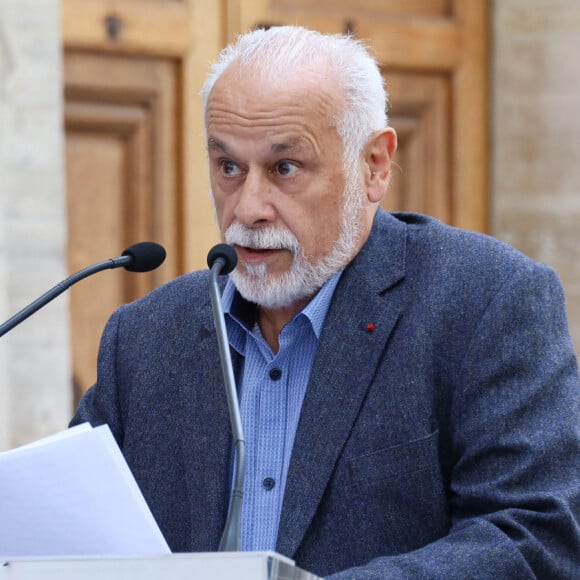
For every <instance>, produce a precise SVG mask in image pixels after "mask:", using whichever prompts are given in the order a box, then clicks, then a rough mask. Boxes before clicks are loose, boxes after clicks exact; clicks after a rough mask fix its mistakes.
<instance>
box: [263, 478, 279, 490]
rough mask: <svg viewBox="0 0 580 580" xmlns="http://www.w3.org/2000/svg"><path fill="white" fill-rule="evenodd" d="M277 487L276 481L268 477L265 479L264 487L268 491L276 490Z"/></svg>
mask: <svg viewBox="0 0 580 580" xmlns="http://www.w3.org/2000/svg"><path fill="white" fill-rule="evenodd" d="M275 485H276V481H275V480H274V479H273V478H271V477H266V479H264V481H262V487H263V488H264V489H265V490H266V491H270V490H271V489H274V486H275Z"/></svg>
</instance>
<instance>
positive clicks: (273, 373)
mask: <svg viewBox="0 0 580 580" xmlns="http://www.w3.org/2000/svg"><path fill="white" fill-rule="evenodd" d="M281 377H282V371H281V370H280V369H277V368H273V369H270V378H271V379H272V380H273V381H279V380H280V378H281Z"/></svg>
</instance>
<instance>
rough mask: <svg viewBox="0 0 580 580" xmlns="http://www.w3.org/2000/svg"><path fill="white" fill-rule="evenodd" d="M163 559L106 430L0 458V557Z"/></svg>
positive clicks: (60, 437)
mask: <svg viewBox="0 0 580 580" xmlns="http://www.w3.org/2000/svg"><path fill="white" fill-rule="evenodd" d="M169 553H170V549H169V546H168V545H167V542H166V541H165V539H164V538H163V535H162V533H161V531H160V530H159V527H158V526H157V523H156V522H155V519H154V518H153V515H152V514H151V511H150V510H149V507H148V506H147V503H146V502H145V499H144V498H143V495H142V493H141V491H140V489H139V487H138V485H137V483H136V481H135V479H134V477H133V474H132V473H131V471H130V469H129V467H128V465H127V463H126V462H125V459H124V457H123V455H122V453H121V451H120V449H119V447H118V445H117V443H116V441H115V439H114V437H113V435H112V433H111V431H110V429H109V427H108V426H106V425H103V426H100V427H96V428H95V429H92V428H91V427H90V425H89V424H88V423H85V424H83V425H79V426H78V427H75V428H72V429H68V430H66V431H62V432H60V433H57V434H55V435H53V436H50V437H47V438H46V439H41V440H40V441H36V442H34V443H32V444H29V445H25V446H23V447H19V448H17V449H12V450H10V451H6V452H4V453H0V556H2V557H20V556H27V557H29V556H73V555H80V556H88V555H97V556H116V555H123V556H147V555H148V556H151V555H161V554H169Z"/></svg>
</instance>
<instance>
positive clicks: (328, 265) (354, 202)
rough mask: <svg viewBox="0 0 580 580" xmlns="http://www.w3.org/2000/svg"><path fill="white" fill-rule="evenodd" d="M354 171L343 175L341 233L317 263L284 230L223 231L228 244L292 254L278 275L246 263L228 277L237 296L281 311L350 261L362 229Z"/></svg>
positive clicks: (360, 196) (315, 289)
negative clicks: (282, 250)
mask: <svg viewBox="0 0 580 580" xmlns="http://www.w3.org/2000/svg"><path fill="white" fill-rule="evenodd" d="M358 178H359V172H358V165H357V166H356V171H352V170H351V171H349V172H346V175H345V189H344V205H343V208H342V220H341V221H342V224H341V226H342V227H341V232H340V235H339V237H338V239H337V240H336V242H335V244H334V245H333V247H332V248H331V250H330V251H329V253H328V254H326V256H323V257H322V258H321V259H320V260H319V261H318V262H317V263H313V262H310V261H309V260H308V259H307V258H306V256H305V255H304V253H303V251H302V248H301V246H300V244H299V242H298V240H297V239H296V236H295V235H294V234H293V233H292V232H290V231H288V230H280V229H275V228H258V229H253V228H248V227H247V226H244V225H242V224H240V223H233V224H232V225H231V226H230V227H229V228H228V229H227V230H226V232H225V241H226V242H227V243H228V244H233V245H239V246H246V247H251V248H257V249H273V248H278V249H285V250H288V251H289V252H290V253H291V254H292V265H291V267H290V269H289V270H288V271H287V272H285V273H284V274H282V275H280V276H271V275H268V271H267V266H266V264H264V263H262V264H246V263H244V264H243V266H242V268H243V269H242V268H240V267H238V268H236V269H235V270H234V271H233V272H232V273H231V274H230V276H231V277H232V280H233V281H234V284H235V285H236V288H237V289H238V291H239V292H240V294H241V295H242V296H243V297H244V298H245V299H246V300H249V301H250V302H255V303H256V304H259V305H260V306H264V307H265V308H283V307H287V306H291V305H292V304H294V303H296V302H299V301H301V300H304V299H306V298H310V297H312V296H314V294H316V292H318V290H319V289H320V288H321V287H322V286H323V285H324V283H325V282H327V281H328V280H329V279H330V278H331V277H332V276H333V275H334V274H335V273H336V272H338V271H339V270H341V269H342V268H344V266H346V265H347V264H348V262H349V261H350V260H351V259H352V257H353V255H354V253H355V251H356V250H357V244H358V240H359V236H360V232H361V228H362V223H361V214H362V208H363V201H362V200H363V191H362V190H361V188H360V185H359V179H358Z"/></svg>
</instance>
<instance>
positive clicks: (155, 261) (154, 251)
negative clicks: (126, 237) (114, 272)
mask: <svg viewBox="0 0 580 580" xmlns="http://www.w3.org/2000/svg"><path fill="white" fill-rule="evenodd" d="M122 255H123V256H130V257H131V262H129V264H127V265H126V266H124V268H125V270H129V272H150V271H151V270H155V268H158V267H159V266H161V264H162V263H163V260H165V255H166V253H165V248H164V247H163V246H160V245H159V244H156V243H155V242H139V243H138V244H134V245H132V246H129V247H128V248H127V249H126V250H125V251H124V252H123V254H122Z"/></svg>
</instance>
